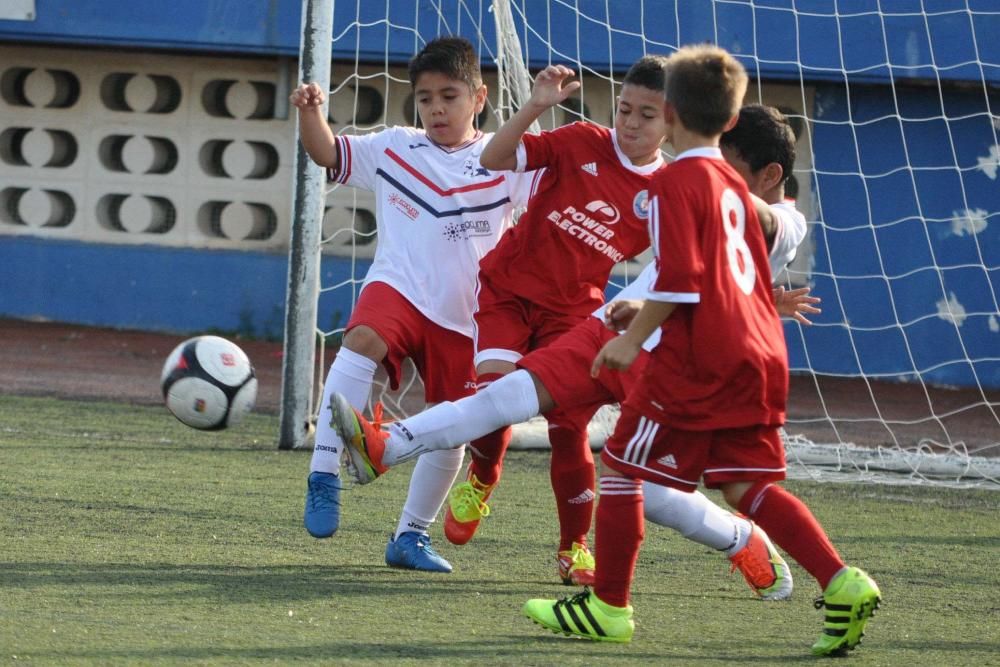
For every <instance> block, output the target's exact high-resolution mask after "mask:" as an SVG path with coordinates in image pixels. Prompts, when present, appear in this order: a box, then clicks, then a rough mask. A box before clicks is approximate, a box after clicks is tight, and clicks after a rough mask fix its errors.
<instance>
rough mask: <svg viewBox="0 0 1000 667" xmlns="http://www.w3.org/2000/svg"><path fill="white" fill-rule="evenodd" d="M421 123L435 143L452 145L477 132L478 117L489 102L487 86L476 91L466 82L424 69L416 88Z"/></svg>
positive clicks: (462, 141)
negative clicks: (487, 99)
mask: <svg viewBox="0 0 1000 667" xmlns="http://www.w3.org/2000/svg"><path fill="white" fill-rule="evenodd" d="M413 97H414V99H415V100H416V104H417V113H418V114H419V115H420V122H421V124H422V125H423V126H424V130H426V132H427V136H428V137H429V138H430V139H431V141H433V142H434V143H436V144H439V145H441V146H447V147H453V146H458V145H460V144H463V143H465V142H466V141H468V140H469V139H471V138H472V137H473V136H475V134H476V127H475V118H476V116H478V115H479V113H480V112H481V111H482V110H483V105H484V104H486V86H480V87H479V89H478V90H476V91H473V90H471V89H470V88H469V85H468V84H467V83H465V82H464V81H459V80H458V79H452V78H449V77H448V76H446V75H444V74H442V73H440V72H423V73H422V74H420V76H418V77H417V82H416V85H414V87H413Z"/></svg>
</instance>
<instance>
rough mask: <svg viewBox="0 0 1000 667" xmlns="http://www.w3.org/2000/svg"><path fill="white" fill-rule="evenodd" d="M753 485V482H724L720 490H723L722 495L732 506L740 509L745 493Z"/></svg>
mask: <svg viewBox="0 0 1000 667" xmlns="http://www.w3.org/2000/svg"><path fill="white" fill-rule="evenodd" d="M751 486H753V484H752V483H751V482H730V483H728V484H723V485H722V487H721V488H720V489H719V490H720V491H722V497H723V498H725V500H726V503H728V504H729V506H730V507H732V508H734V509H739V508H740V501H741V500H742V499H743V495H744V494H745V493H746V492H747V490H748V489H749V488H750V487H751Z"/></svg>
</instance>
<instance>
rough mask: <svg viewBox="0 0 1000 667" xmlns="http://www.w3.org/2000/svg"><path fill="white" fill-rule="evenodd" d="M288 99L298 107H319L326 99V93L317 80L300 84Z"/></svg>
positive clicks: (303, 108) (304, 108)
mask: <svg viewBox="0 0 1000 667" xmlns="http://www.w3.org/2000/svg"><path fill="white" fill-rule="evenodd" d="M288 101H289V102H290V103H291V104H292V106H293V107H295V108H296V109H302V110H306V109H312V108H318V107H320V106H322V105H323V103H324V102H325V101H326V93H324V92H323V89H322V88H320V85H319V84H318V83H316V82H315V81H314V82H312V83H303V84H299V87H298V88H296V89H295V90H293V91H292V94H291V95H289V96H288Z"/></svg>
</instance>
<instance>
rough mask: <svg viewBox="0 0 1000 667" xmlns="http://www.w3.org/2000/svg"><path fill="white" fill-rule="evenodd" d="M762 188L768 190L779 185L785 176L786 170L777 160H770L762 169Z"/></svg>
mask: <svg viewBox="0 0 1000 667" xmlns="http://www.w3.org/2000/svg"><path fill="white" fill-rule="evenodd" d="M759 173H760V175H761V185H762V186H763V187H762V189H763V190H764V191H765V192H766V191H769V190H771V189H772V188H774V187H777V186H778V185H779V184H780V183H781V182H782V181H783V180H784V177H785V170H784V169H782V168H781V165H780V164H778V163H777V162H768V163H767V164H766V165H764V167H762V168H761V170H760V172H759Z"/></svg>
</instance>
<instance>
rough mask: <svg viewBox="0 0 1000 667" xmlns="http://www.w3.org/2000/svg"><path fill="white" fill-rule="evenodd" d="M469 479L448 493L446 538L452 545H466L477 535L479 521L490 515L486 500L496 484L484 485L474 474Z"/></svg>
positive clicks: (445, 516)
mask: <svg viewBox="0 0 1000 667" xmlns="http://www.w3.org/2000/svg"><path fill="white" fill-rule="evenodd" d="M468 475H469V477H468V479H467V480H466V481H464V482H462V483H461V484H456V485H455V487H454V488H453V489H452V490H451V491H450V492H448V509H447V511H445V514H444V536H445V537H446V538H448V541H449V542H451V543H452V544H465V543H466V542H468V541H469V540H471V539H472V536H473V535H475V534H476V529H478V528H479V521H480V519H482V518H483V517H487V516H489V515H490V506H489V505H487V504H486V500H487V499H488V498H489V497H490V494H491V493H493V489H495V488H496V486H497V485H496V484H483V483H482V482H480V481H479V479H478V478H477V477H476V475H475V473H473V472H472V466H471V464H470V465H469V473H468Z"/></svg>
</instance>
